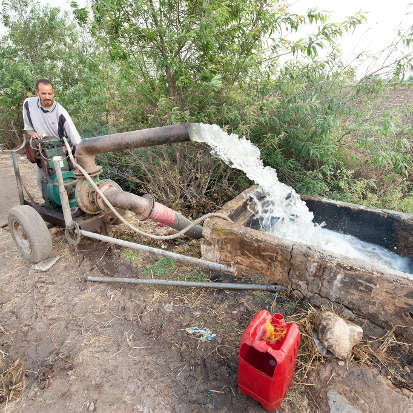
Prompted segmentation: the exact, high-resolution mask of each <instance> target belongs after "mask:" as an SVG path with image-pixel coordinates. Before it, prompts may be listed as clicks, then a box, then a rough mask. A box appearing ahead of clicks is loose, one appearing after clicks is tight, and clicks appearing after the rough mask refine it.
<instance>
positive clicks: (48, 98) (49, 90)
mask: <svg viewBox="0 0 413 413" xmlns="http://www.w3.org/2000/svg"><path fill="white" fill-rule="evenodd" d="M36 95H37V96H39V98H40V105H41V106H42V107H44V108H46V109H48V108H51V107H52V106H53V103H54V90H53V86H52V84H51V83H50V81H49V80H47V79H39V80H38V81H37V82H36Z"/></svg>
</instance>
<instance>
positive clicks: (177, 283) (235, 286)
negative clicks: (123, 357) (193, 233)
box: [87, 277, 285, 292]
mask: <svg viewBox="0 0 413 413" xmlns="http://www.w3.org/2000/svg"><path fill="white" fill-rule="evenodd" d="M87 280H88V281H96V282H107V283H128V284H149V285H173V286H178V287H201V288H219V289H225V290H226V289H230V290H264V291H271V292H275V291H281V290H284V289H285V287H283V286H282V285H268V284H236V283H214V282H201V281H197V282H193V281H170V280H152V279H140V278H117V277H114V278H112V277H87Z"/></svg>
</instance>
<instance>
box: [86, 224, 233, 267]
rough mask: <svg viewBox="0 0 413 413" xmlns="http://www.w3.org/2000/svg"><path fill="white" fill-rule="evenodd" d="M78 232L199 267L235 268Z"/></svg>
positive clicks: (104, 236)
mask: <svg viewBox="0 0 413 413" xmlns="http://www.w3.org/2000/svg"><path fill="white" fill-rule="evenodd" d="M78 232H79V234H80V235H83V236H85V237H88V238H93V239H97V240H99V241H104V242H109V243H111V244H115V245H119V246H121V247H125V248H131V249H134V250H141V251H146V252H150V253H152V254H155V255H161V256H163V257H169V258H173V259H174V260H176V261H181V262H184V263H186V264H191V265H199V266H200V267H206V268H209V269H211V270H213V271H218V272H228V273H235V270H234V269H233V268H230V267H227V266H225V265H222V264H217V263H216V262H211V261H205V260H201V259H199V258H194V257H188V256H186V255H181V254H176V253H174V252H170V251H165V250H161V249H158V248H153V247H148V246H147V245H141V244H136V243H135V242H129V241H124V240H121V239H117V238H113V237H108V236H106V235H101V234H95V233H94V232H90V231H85V230H83V229H80V230H79V231H78Z"/></svg>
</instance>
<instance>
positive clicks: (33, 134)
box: [23, 99, 43, 139]
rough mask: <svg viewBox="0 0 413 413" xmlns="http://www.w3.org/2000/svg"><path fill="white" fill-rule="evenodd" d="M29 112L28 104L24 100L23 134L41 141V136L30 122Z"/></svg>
mask: <svg viewBox="0 0 413 413" xmlns="http://www.w3.org/2000/svg"><path fill="white" fill-rule="evenodd" d="M28 110H29V102H28V100H27V99H26V100H25V101H24V104H23V121H24V132H26V133H27V134H28V135H29V136H31V137H32V138H36V139H43V136H42V135H41V134H40V133H38V132H36V131H35V130H34V126H33V122H32V120H31V117H30V114H29V113H28Z"/></svg>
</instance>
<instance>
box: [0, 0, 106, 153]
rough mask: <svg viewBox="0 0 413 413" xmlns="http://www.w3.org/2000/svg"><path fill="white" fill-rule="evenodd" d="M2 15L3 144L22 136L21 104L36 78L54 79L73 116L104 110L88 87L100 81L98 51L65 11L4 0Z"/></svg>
mask: <svg viewBox="0 0 413 413" xmlns="http://www.w3.org/2000/svg"><path fill="white" fill-rule="evenodd" d="M0 17H1V19H2V22H3V24H4V26H5V28H6V34H5V35H3V36H2V37H1V39H0V108H1V110H0V128H1V129H2V132H3V133H2V141H3V142H4V143H6V144H8V145H9V146H13V145H15V144H16V143H17V142H19V141H20V140H21V130H22V127H23V120H22V103H23V101H24V99H25V98H26V97H28V96H33V94H34V85H35V82H36V79H38V78H42V77H45V78H48V79H50V80H51V81H52V83H53V85H54V88H55V91H56V96H57V98H58V99H59V101H60V102H61V103H62V104H64V105H65V106H66V107H67V109H68V110H69V111H70V112H71V113H72V115H74V118H75V120H76V119H77V120H78V121H82V120H85V119H88V118H89V117H90V110H95V109H98V110H101V109H102V108H101V107H99V108H97V107H96V105H93V104H91V102H90V100H92V102H93V96H94V94H93V93H91V91H92V90H93V88H95V87H97V85H98V84H99V81H98V79H97V77H98V76H99V73H100V72H99V71H100V65H101V62H100V61H99V59H98V53H97V51H96V48H95V47H94V44H93V42H91V41H90V39H89V40H88V41H87V40H86V39H85V38H84V35H82V33H81V31H80V30H79V29H78V28H77V27H76V25H75V24H74V23H73V22H70V20H69V19H68V16H67V14H62V13H61V11H60V9H59V8H56V7H49V6H43V7H42V6H40V5H39V4H38V3H33V2H29V1H28V0H6V1H3V2H2V9H1V13H0ZM100 58H101V57H100ZM86 91H88V92H89V93H86Z"/></svg>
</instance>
